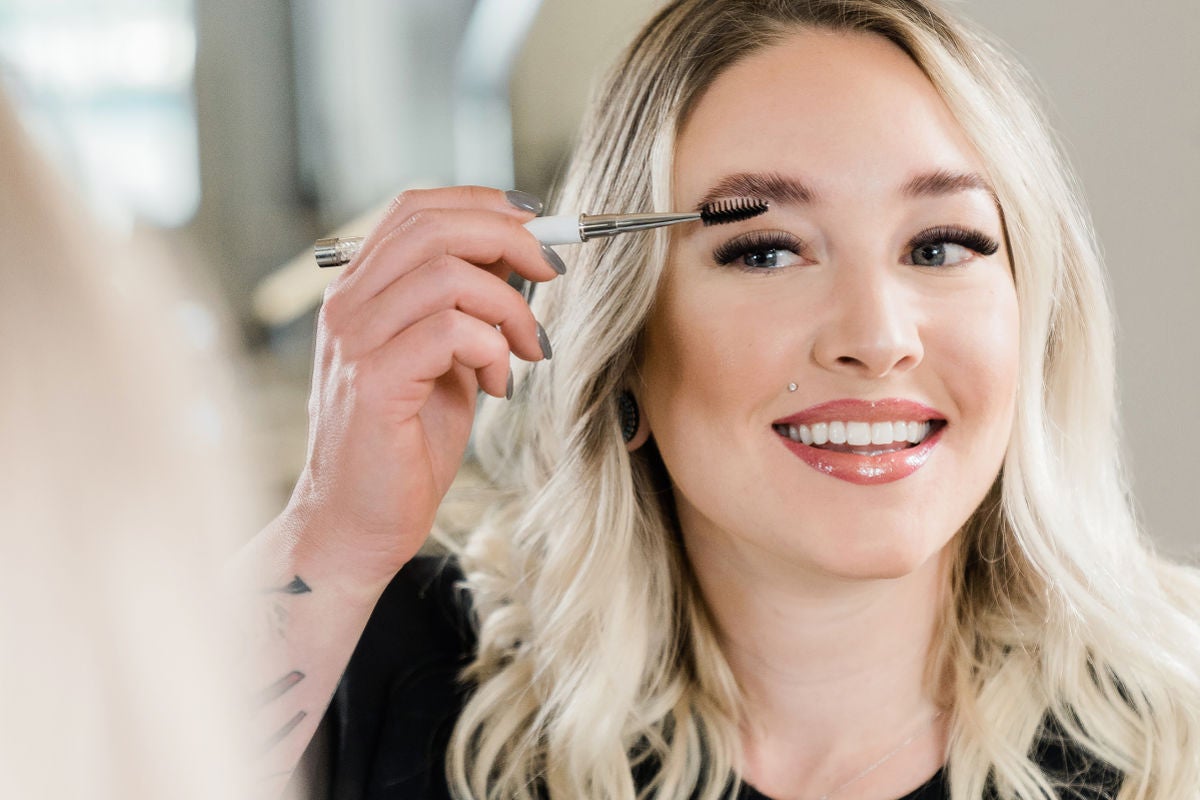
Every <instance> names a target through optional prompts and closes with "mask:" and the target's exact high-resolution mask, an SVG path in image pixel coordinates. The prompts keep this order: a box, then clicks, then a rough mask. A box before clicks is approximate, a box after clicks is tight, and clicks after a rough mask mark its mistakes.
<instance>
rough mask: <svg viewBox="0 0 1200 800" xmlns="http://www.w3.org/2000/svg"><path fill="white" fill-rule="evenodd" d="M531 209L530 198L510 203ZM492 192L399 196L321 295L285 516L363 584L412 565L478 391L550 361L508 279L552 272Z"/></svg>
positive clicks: (500, 387) (553, 265)
mask: <svg viewBox="0 0 1200 800" xmlns="http://www.w3.org/2000/svg"><path fill="white" fill-rule="evenodd" d="M522 200H524V201H525V202H526V203H527V204H532V202H536V201H532V198H528V196H525V197H523V198H522V197H517V199H516V202H520V201H522ZM533 216H534V212H532V211H529V210H525V209H523V208H519V207H517V206H516V205H514V204H513V203H512V202H510V201H509V200H508V199H507V197H506V194H505V193H504V192H500V191H497V190H494V189H485V188H481V187H458V188H448V189H434V190H429V191H411V192H405V193H404V194H402V195H401V196H400V197H398V198H397V199H396V201H395V202H394V203H393V204H392V206H391V208H390V209H389V211H388V213H387V215H386V217H385V218H384V220H383V221H382V222H381V223H380V224H379V226H378V227H376V229H375V230H374V231H372V232H371V234H370V235H369V236H368V237H367V238H366V240H365V241H364V243H363V247H362V249H361V251H360V252H359V253H358V255H357V256H356V257H355V259H354V260H353V261H352V262H351V263H350V264H349V265H348V266H347V268H346V270H345V271H344V272H343V274H342V275H340V276H339V277H338V278H337V280H335V281H334V282H333V283H332V284H331V285H330V286H329V288H328V290H327V291H326V293H325V301H324V304H323V306H322V308H321V312H320V315H319V320H318V328H317V347H316V366H315V372H314V377H313V388H312V395H311V397H310V399H309V443H308V456H307V461H306V465H305V469H304V472H303V473H302V475H301V477H300V480H299V482H298V484H297V487H296V491H295V493H294V494H293V497H292V502H291V503H290V504H289V510H288V512H285V513H288V514H292V515H300V516H301V517H303V518H304V524H302V526H301V527H302V528H303V529H304V530H307V531H310V532H312V535H314V536H316V537H317V538H318V539H319V541H316V542H310V544H313V545H314V546H315V547H317V548H318V549H320V550H321V551H324V552H329V553H331V557H333V556H336V557H337V558H339V559H341V560H342V561H343V562H344V563H345V564H346V565H347V569H350V570H351V571H353V572H355V573H356V574H355V575H354V576H350V577H353V578H361V579H362V580H363V581H365V582H367V583H370V584H372V585H377V584H381V583H382V584H383V585H386V582H387V581H388V580H390V579H391V577H392V576H393V575H394V574H395V573H396V572H397V571H398V570H399V569H400V568H401V567H402V566H403V565H404V564H405V563H407V562H408V560H409V559H411V558H412V557H413V555H415V554H416V552H417V550H418V549H419V548H420V546H421V545H422V543H423V542H424V541H425V539H426V537H427V536H428V534H429V531H430V530H431V529H432V527H433V520H434V515H435V513H436V511H437V508H438V505H439V503H440V502H441V500H442V498H443V496H444V495H445V493H446V491H447V490H448V489H449V487H450V484H451V482H452V480H453V479H454V475H455V473H456V472H457V471H458V468H459V465H460V463H461V462H462V458H463V453H464V451H465V449H466V445H467V440H468V436H469V434H470V430H471V423H472V420H473V417H474V412H475V400H476V393H477V391H478V390H479V389H480V388H482V389H483V390H484V391H485V392H487V393H488V394H491V395H494V396H496V397H505V396H506V393H507V392H509V391H511V380H512V378H511V372H510V370H509V353H510V352H511V353H514V354H515V355H517V356H518V357H520V358H523V359H525V360H526V361H536V360H539V359H542V358H545V357H549V354H550V351H549V343H548V342H547V341H546V339H545V334H544V332H542V331H541V330H540V326H539V325H538V323H537V321H536V320H535V319H534V317H533V314H532V312H531V311H530V309H529V306H528V304H527V303H526V302H525V300H524V298H522V296H521V294H520V293H519V292H518V291H516V290H515V289H513V288H512V287H511V286H509V285H508V284H507V282H506V279H507V277H508V275H509V273H510V272H516V273H518V274H519V275H521V276H522V277H524V278H527V279H530V280H535V281H544V280H549V279H551V278H554V277H556V276H557V275H558V274H560V272H561V271H562V270H563V267H562V262H561V261H560V260H559V259H558V257H557V256H556V255H555V254H554V253H553V251H550V250H549V249H548V248H543V247H542V245H541V244H540V243H539V242H538V241H537V239H536V238H534V236H533V235H532V234H530V233H529V232H528V231H527V230H525V228H524V227H523V224H524V223H525V222H528V221H529V220H530V219H532V218H533Z"/></svg>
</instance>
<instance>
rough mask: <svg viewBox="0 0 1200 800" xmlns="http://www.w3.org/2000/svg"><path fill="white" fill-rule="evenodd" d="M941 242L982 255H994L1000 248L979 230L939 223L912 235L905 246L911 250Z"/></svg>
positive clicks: (993, 240)
mask: <svg viewBox="0 0 1200 800" xmlns="http://www.w3.org/2000/svg"><path fill="white" fill-rule="evenodd" d="M943 242H949V243H950V244H957V245H962V246H963V247H965V248H967V249H968V250H974V251H975V252H976V253H979V254H980V255H983V256H990V255H995V253H996V251H997V250H999V249H1000V245H999V243H998V242H996V240H995V239H993V238H992V237H990V236H986V235H984V234H982V233H980V232H979V231H973V230H970V229H967V228H959V227H955V226H952V225H941V226H938V227H936V228H928V229H926V230H923V231H921V232H920V233H918V234H917V235H916V236H914V237H913V238H912V239H911V240H910V241H909V243H908V244H907V245H906V247H907V248H908V250H909V251H910V252H911V251H913V250H916V249H917V248H918V247H925V246H926V245H930V244H942V243H943Z"/></svg>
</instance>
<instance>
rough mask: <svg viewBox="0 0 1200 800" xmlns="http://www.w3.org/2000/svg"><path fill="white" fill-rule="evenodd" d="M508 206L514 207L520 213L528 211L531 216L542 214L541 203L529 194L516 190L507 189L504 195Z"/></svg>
mask: <svg viewBox="0 0 1200 800" xmlns="http://www.w3.org/2000/svg"><path fill="white" fill-rule="evenodd" d="M504 196H505V197H506V198H507V199H508V202H509V204H510V205H514V206H516V207H517V208H519V209H521V210H522V211H529V212H531V213H533V214H540V213H542V201H541V200H538V199H537V198H536V197H534V196H533V195H531V194H530V193H529V192H522V191H520V190H518V189H509V190H508V191H507V192H505V193H504Z"/></svg>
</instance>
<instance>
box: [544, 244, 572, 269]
mask: <svg viewBox="0 0 1200 800" xmlns="http://www.w3.org/2000/svg"><path fill="white" fill-rule="evenodd" d="M542 255H543V256H545V258H546V261H548V262H550V266H552V267H554V271H555V272H557V273H558V274H559V275H566V274H567V265H566V264H564V263H563V260H562V258H560V257H559V255H558V253H556V252H554V251H553V250H551V249H550V246H549V245H546V244H544V245H542Z"/></svg>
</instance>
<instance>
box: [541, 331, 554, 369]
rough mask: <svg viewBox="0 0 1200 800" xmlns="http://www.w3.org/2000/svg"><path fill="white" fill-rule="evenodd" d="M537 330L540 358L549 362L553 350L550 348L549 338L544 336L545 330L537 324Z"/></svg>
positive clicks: (552, 356)
mask: <svg viewBox="0 0 1200 800" xmlns="http://www.w3.org/2000/svg"><path fill="white" fill-rule="evenodd" d="M537 329H538V345H539V346H540V347H541V348H542V356H543V357H544V358H545V359H546V360H547V361H549V360H550V359H552V358H554V349H553V348H552V347H550V337H549V336H547V335H546V329H545V328H543V327H542V323H540V322H539V323H538V324H537Z"/></svg>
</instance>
